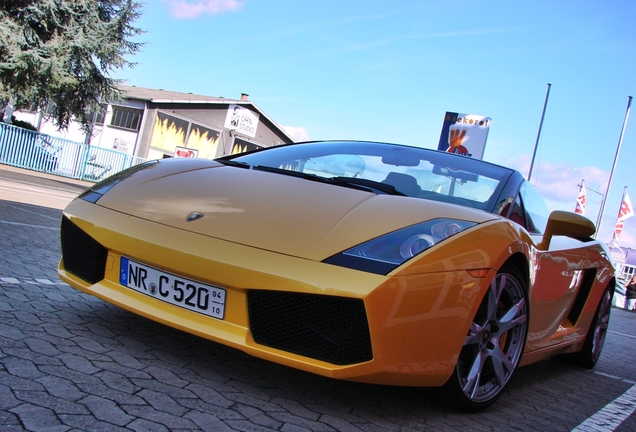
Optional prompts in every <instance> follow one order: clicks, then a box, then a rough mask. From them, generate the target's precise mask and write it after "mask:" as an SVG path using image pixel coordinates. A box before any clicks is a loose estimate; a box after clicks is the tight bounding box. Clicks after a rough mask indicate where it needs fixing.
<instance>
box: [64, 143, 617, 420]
mask: <svg viewBox="0 0 636 432" xmlns="http://www.w3.org/2000/svg"><path fill="white" fill-rule="evenodd" d="M594 233H595V227H594V224H593V223H592V222H590V221H589V220H588V219H586V218H585V217H582V216H580V215H577V214H575V213H569V212H564V211H553V212H552V213H550V212H549V211H548V208H547V206H546V205H545V203H544V201H543V200H542V198H541V197H540V195H539V194H538V193H537V192H536V190H535V189H534V188H533V186H532V185H531V184H530V183H528V182H527V181H526V180H525V179H524V178H523V176H522V175H521V174H520V173H519V172H517V171H515V170H512V169H509V168H505V167H502V166H498V165H494V164H491V163H487V162H484V161H481V160H475V159H472V158H470V157H466V156H460V155H455V154H450V153H444V152H439V151H434V150H427V149H422V148H415V147H407V146H401V145H395V144H385V143H374V142H350V141H338V142H336V141H329V142H307V143H297V144H290V145H283V146H277V147H270V148H267V149H261V150H256V151H253V152H248V153H244V154H240V155H234V156H227V157H222V158H219V159H216V160H209V159H164V160H161V161H149V162H146V163H143V164H140V165H137V166H134V167H132V168H130V169H128V170H125V171H122V172H119V173H117V174H115V175H113V176H111V177H109V178H108V179H106V180H104V181H102V182H100V183H97V184H95V185H94V186H93V187H91V188H90V189H89V190H87V191H86V192H84V193H82V194H81V195H80V196H79V197H78V198H76V199H75V200H74V201H72V202H71V203H70V204H69V205H68V207H67V208H66V209H65V211H64V214H63V218H62V222H61V245H62V259H61V261H60V265H59V275H60V277H61V278H62V280H64V281H65V282H67V283H69V284H70V285H72V286H73V287H76V288H77V289H79V290H81V291H84V292H86V293H90V294H93V295H95V296H97V297H99V298H101V299H103V300H105V301H107V302H110V303H113V304H115V305H118V306H120V307H122V308H125V309H127V310H129V311H132V312H134V313H137V314H139V315H142V316H144V317H147V318H150V319H153V320H156V321H158V322H161V323H164V324H166V325H168V326H172V327H175V328H177V329H181V330H183V331H186V332H190V333H192V334H195V335H198V336H201V337H203V338H207V339H210V340H212V341H215V342H218V343H221V344H225V345H228V346H231V347H234V348H237V349H240V350H243V351H245V352H247V353H249V354H251V355H254V356H257V357H260V358H263V359H266V360H269V361H272V362H277V363H280V364H283V365H287V366H290V367H294V368H298V369H301V370H304V371H308V372H311V373H315V374H320V375H323V376H326V377H331V378H337V379H345V380H352V381H359V382H366V383H374V384H386V385H399V386H422V387H439V388H440V391H441V393H442V395H443V396H444V398H445V399H446V400H448V401H449V402H450V403H451V404H454V405H456V406H457V407H459V408H461V409H465V410H478V409H482V408H485V407H487V406H488V405H490V404H491V403H493V402H494V401H495V400H496V399H497V398H499V397H500V395H501V394H502V392H503V391H504V388H505V387H506V385H507V384H508V383H509V381H510V378H511V377H512V375H513V373H514V371H515V369H516V368H517V367H518V366H521V365H525V364H528V363H532V362H536V361H539V360H542V359H546V358H550V357H557V356H558V357H559V358H561V359H565V360H568V361H571V362H573V363H576V364H578V365H580V366H583V367H587V368H591V367H593V366H594V364H595V363H596V362H597V360H598V358H599V355H600V353H601V349H602V346H603V342H604V340H605V335H606V332H607V325H608V321H609V315H610V308H611V299H612V294H613V290H614V286H615V283H616V281H615V275H614V268H613V265H612V263H611V261H610V259H609V256H608V252H607V250H606V248H605V246H604V245H603V244H601V243H600V242H598V241H596V240H595V239H594V238H593V235H594Z"/></svg>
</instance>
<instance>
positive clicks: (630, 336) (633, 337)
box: [607, 330, 636, 339]
mask: <svg viewBox="0 0 636 432" xmlns="http://www.w3.org/2000/svg"><path fill="white" fill-rule="evenodd" d="M607 332H608V333H614V334H617V335H621V336H625V337H628V338H632V339H636V336H634V335H630V334H627V333H619V332H615V331H611V330H608V331H607Z"/></svg>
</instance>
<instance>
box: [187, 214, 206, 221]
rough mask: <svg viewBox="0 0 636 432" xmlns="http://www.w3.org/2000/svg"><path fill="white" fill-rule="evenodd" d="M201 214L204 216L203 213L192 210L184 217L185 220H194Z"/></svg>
mask: <svg viewBox="0 0 636 432" xmlns="http://www.w3.org/2000/svg"><path fill="white" fill-rule="evenodd" d="M203 216H205V215H204V214H203V213H197V212H192V213H190V214H189V215H188V217H187V218H186V222H194V221H196V220H199V219H201V218H202V217H203Z"/></svg>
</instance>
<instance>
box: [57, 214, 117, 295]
mask: <svg viewBox="0 0 636 432" xmlns="http://www.w3.org/2000/svg"><path fill="white" fill-rule="evenodd" d="M60 237H61V239H62V258H63V262H64V270H66V271H67V272H69V273H71V274H73V275H75V276H77V277H78V278H80V279H83V280H85V281H86V282H89V283H91V284H95V283H97V282H99V281H100V280H102V279H104V272H105V270H106V257H107V256H108V251H107V250H106V248H105V247H104V246H102V245H101V244H99V243H98V242H97V241H96V240H95V239H93V238H92V237H91V236H89V235H88V234H86V233H85V232H84V231H82V230H81V229H80V228H79V227H78V226H77V225H75V224H74V223H73V222H71V221H70V220H69V219H68V218H67V217H63V218H62V227H61V235H60Z"/></svg>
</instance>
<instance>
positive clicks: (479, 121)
mask: <svg viewBox="0 0 636 432" xmlns="http://www.w3.org/2000/svg"><path fill="white" fill-rule="evenodd" d="M491 121H492V120H491V118H490V117H484V116H479V115H474V114H459V113H454V112H448V111H447V112H446V115H445V116H444V123H443V124H442V133H441V134H440V137H439V145H438V146H437V150H441V151H445V152H449V153H457V154H460V155H463V156H468V157H472V158H475V159H483V157H484V150H485V148H486V140H487V139H488V131H489V129H490V122H491Z"/></svg>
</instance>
